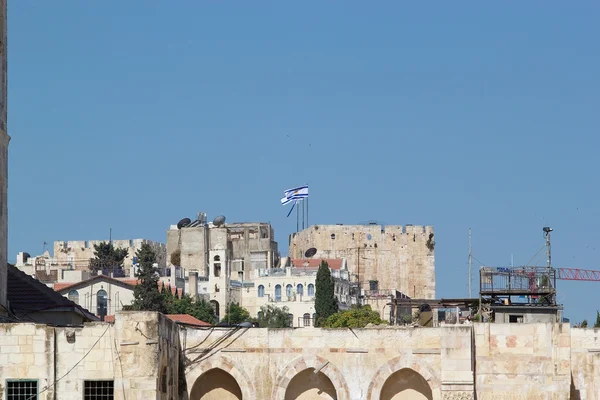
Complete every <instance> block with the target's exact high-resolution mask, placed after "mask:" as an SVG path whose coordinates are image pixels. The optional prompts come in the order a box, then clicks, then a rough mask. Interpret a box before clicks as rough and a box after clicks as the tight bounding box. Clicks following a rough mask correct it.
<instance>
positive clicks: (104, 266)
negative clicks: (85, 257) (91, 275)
mask: <svg viewBox="0 0 600 400" xmlns="http://www.w3.org/2000/svg"><path fill="white" fill-rule="evenodd" d="M128 253H129V252H128V250H127V249H121V248H115V247H114V246H113V244H112V242H102V243H98V244H95V245H94V258H91V259H90V265H89V268H90V270H91V271H93V272H98V271H101V270H109V271H110V272H115V271H119V272H120V271H122V269H123V260H125V258H126V257H127V255H128Z"/></svg>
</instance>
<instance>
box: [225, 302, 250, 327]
mask: <svg viewBox="0 0 600 400" xmlns="http://www.w3.org/2000/svg"><path fill="white" fill-rule="evenodd" d="M249 319H250V313H249V312H248V310H246V309H245V308H244V307H242V306H240V305H239V304H238V303H230V304H229V306H228V307H227V313H226V314H225V317H223V321H226V322H227V323H228V324H239V323H242V322H245V321H248V320H249Z"/></svg>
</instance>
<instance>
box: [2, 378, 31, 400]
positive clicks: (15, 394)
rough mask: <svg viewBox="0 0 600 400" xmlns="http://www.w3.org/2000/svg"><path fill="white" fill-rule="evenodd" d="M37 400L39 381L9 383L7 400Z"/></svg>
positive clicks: (7, 384) (7, 385) (7, 383)
mask: <svg viewBox="0 0 600 400" xmlns="http://www.w3.org/2000/svg"><path fill="white" fill-rule="evenodd" d="M25 399H27V400H37V399H38V383H37V381H26V380H22V381H7V382H6V400H25Z"/></svg>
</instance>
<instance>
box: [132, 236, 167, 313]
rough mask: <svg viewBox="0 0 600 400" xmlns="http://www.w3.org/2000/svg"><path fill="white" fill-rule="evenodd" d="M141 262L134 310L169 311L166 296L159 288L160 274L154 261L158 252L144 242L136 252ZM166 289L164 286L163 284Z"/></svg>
mask: <svg viewBox="0 0 600 400" xmlns="http://www.w3.org/2000/svg"><path fill="white" fill-rule="evenodd" d="M136 256H137V258H138V262H139V269H138V271H137V274H136V276H137V278H138V279H139V280H140V283H139V284H138V285H136V286H135V288H134V289H133V298H134V300H133V304H132V307H131V308H132V309H133V310H139V311H158V312H161V313H166V312H167V305H166V304H165V303H166V302H165V296H164V295H163V294H162V293H161V292H160V291H159V290H158V274H157V271H156V268H154V263H155V262H156V253H155V252H154V250H153V249H152V247H151V246H150V245H149V244H147V243H144V244H142V247H141V248H140V249H139V250H138V251H137V252H136ZM163 289H164V286H163Z"/></svg>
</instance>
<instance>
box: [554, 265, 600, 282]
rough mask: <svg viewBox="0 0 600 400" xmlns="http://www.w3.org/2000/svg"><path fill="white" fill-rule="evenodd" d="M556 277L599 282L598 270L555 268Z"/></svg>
mask: <svg viewBox="0 0 600 400" xmlns="http://www.w3.org/2000/svg"><path fill="white" fill-rule="evenodd" d="M556 271H557V272H558V274H557V276H556V279H562V280H564V281H595V282H600V271H596V270H593V269H579V268H556Z"/></svg>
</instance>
